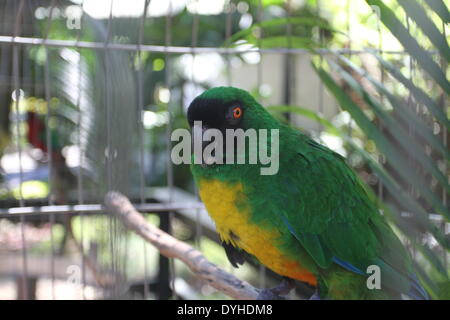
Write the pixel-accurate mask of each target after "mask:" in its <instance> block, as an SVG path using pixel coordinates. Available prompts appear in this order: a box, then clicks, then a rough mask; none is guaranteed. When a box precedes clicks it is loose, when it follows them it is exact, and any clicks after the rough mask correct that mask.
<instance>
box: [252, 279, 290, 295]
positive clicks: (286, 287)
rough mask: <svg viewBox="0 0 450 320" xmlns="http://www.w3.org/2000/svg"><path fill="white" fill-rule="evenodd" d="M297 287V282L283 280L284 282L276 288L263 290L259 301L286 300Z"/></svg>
mask: <svg viewBox="0 0 450 320" xmlns="http://www.w3.org/2000/svg"><path fill="white" fill-rule="evenodd" d="M294 287H295V281H294V280H292V279H289V278H283V281H282V282H281V283H280V284H279V285H278V286H276V287H274V288H270V289H262V290H261V291H260V292H259V294H258V296H257V297H256V299H257V300H285V299H286V298H285V297H283V296H286V295H287V294H289V292H291V290H292V289H294Z"/></svg>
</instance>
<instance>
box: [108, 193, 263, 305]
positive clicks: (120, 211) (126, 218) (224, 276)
mask: <svg viewBox="0 0 450 320" xmlns="http://www.w3.org/2000/svg"><path fill="white" fill-rule="evenodd" d="M105 206H106V208H107V210H108V211H109V212H110V213H112V214H114V215H115V216H116V217H118V218H119V219H120V220H121V221H122V222H123V224H124V225H125V226H126V227H127V228H129V229H130V230H132V231H134V232H135V233H136V234H138V235H140V236H141V237H142V238H144V239H145V240H146V241H147V242H149V243H151V244H152V245H154V246H155V247H156V248H157V249H158V250H159V252H160V253H161V254H162V255H164V256H166V257H168V258H175V259H178V260H180V261H182V262H184V263H185V264H186V265H187V266H188V267H189V269H191V271H192V272H194V273H195V275H196V276H197V277H199V278H200V279H202V280H204V281H206V282H207V283H208V284H209V285H210V286H212V287H214V288H215V289H217V290H218V291H220V292H222V293H224V294H226V295H228V296H230V297H231V298H234V299H239V300H254V299H256V297H257V296H258V293H259V289H257V288H255V287H253V286H252V285H250V284H249V283H247V282H245V281H242V280H239V279H238V278H236V277H235V276H233V275H232V274H230V273H228V272H226V271H224V270H222V269H221V268H219V267H218V266H217V265H215V264H214V263H212V262H210V261H208V260H207V259H206V258H205V256H203V254H202V253H201V252H200V251H198V250H196V249H194V248H193V247H191V246H190V245H188V244H187V243H185V242H182V241H180V240H177V239H175V238H174V237H172V236H171V235H169V234H168V233H166V232H164V231H162V230H161V229H159V228H157V227H155V226H154V225H152V224H149V223H148V222H147V221H146V220H145V219H144V217H143V216H142V215H141V214H140V213H139V212H137V211H136V210H135V209H134V207H133V205H132V204H131V203H130V201H129V200H128V198H126V197H125V196H124V195H122V194H121V193H119V192H109V193H108V194H107V195H106V196H105Z"/></svg>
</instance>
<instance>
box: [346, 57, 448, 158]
mask: <svg viewBox="0 0 450 320" xmlns="http://www.w3.org/2000/svg"><path fill="white" fill-rule="evenodd" d="M377 58H378V57H377ZM379 58H380V59H382V58H381V57H379ZM338 59H339V60H341V61H342V62H344V63H345V64H346V65H347V66H349V67H350V68H351V69H352V70H353V71H354V72H356V73H357V74H359V75H360V76H362V77H364V78H365V79H367V80H369V81H370V83H372V84H373V85H374V87H375V88H376V89H377V90H378V92H379V93H380V94H381V95H384V96H386V97H387V98H388V100H389V102H390V103H391V105H392V106H393V107H394V108H397V109H399V112H398V114H399V115H400V116H402V117H403V118H404V119H405V122H407V123H411V124H413V125H414V128H415V130H416V131H417V132H419V133H420V135H421V136H422V137H423V138H424V139H425V140H426V141H427V142H428V143H429V144H430V145H431V146H433V147H434V148H435V149H436V150H437V151H438V152H440V153H441V154H442V155H443V156H444V157H445V158H446V159H447V161H450V151H449V150H448V148H447V147H446V146H444V144H443V143H442V142H441V141H440V140H439V139H438V138H437V137H436V136H435V135H434V134H433V132H432V131H431V130H430V128H429V127H427V126H426V125H425V124H424V123H423V121H422V119H420V118H419V117H418V116H417V115H416V114H415V113H413V112H412V111H411V109H410V108H407V107H406V106H405V103H404V102H403V101H401V100H400V99H399V98H397V97H396V96H394V95H393V94H392V93H391V92H390V91H389V90H388V89H387V88H386V87H385V86H384V84H383V83H381V82H380V81H378V80H376V79H375V78H374V77H372V76H371V75H370V74H369V73H368V72H366V70H364V69H362V68H360V67H358V66H356V65H355V64H354V63H352V62H351V61H350V60H349V59H347V58H346V57H344V56H342V55H340V56H338ZM408 81H409V80H408ZM448 129H449V130H450V127H449V128H448Z"/></svg>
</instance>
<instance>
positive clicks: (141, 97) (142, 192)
mask: <svg viewBox="0 0 450 320" xmlns="http://www.w3.org/2000/svg"><path fill="white" fill-rule="evenodd" d="M149 4H150V0H145V3H144V9H143V10H144V11H143V13H142V17H141V19H140V24H139V35H138V50H137V53H136V54H137V57H138V58H137V60H138V65H139V69H138V71H137V73H138V74H137V75H138V115H137V120H138V124H137V125H138V128H139V135H138V139H139V198H140V203H141V205H143V204H144V203H145V174H144V122H143V119H142V113H143V112H144V80H143V76H144V75H143V72H144V66H143V63H142V51H141V45H142V42H143V38H144V26H145V20H146V18H147V10H148V6H149ZM142 251H143V259H144V299H145V300H146V299H148V298H149V290H148V287H149V284H150V282H149V279H148V271H147V270H148V269H147V268H148V266H147V263H148V262H147V243H146V242H145V241H144V240H142Z"/></svg>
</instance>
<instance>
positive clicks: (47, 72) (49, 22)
mask: <svg viewBox="0 0 450 320" xmlns="http://www.w3.org/2000/svg"><path fill="white" fill-rule="evenodd" d="M55 3H56V1H55V0H52V2H51V3H50V13H49V15H48V18H47V29H46V31H45V35H44V41H45V40H46V39H48V36H49V34H50V30H51V25H52V16H53V10H54V8H55ZM44 48H45V64H44V90H45V100H46V102H47V113H46V117H45V122H46V129H47V130H46V141H45V143H46V147H47V163H48V186H49V195H48V204H49V205H53V204H54V187H53V178H54V175H55V173H54V168H53V158H52V157H53V145H52V137H51V130H50V128H51V127H50V120H51V117H52V105H51V92H50V70H49V54H50V50H49V48H48V47H47V46H45V43H44ZM49 223H50V270H51V271H50V273H51V287H52V290H51V291H52V298H53V299H55V239H54V235H53V226H54V225H55V216H54V215H53V214H51V215H50V216H49Z"/></svg>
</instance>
